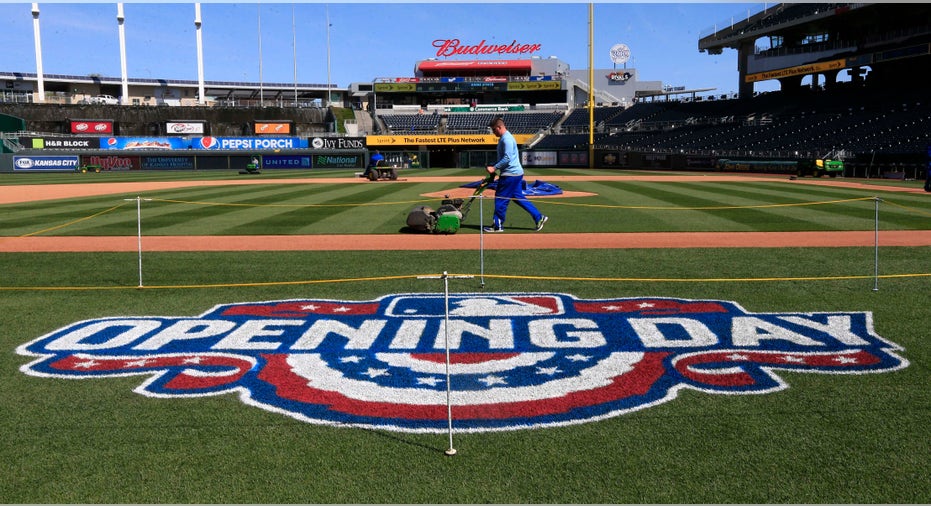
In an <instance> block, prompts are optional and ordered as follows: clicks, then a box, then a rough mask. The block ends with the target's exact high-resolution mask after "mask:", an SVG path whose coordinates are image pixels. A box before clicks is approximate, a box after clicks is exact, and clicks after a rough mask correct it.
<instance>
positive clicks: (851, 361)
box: [834, 357, 859, 364]
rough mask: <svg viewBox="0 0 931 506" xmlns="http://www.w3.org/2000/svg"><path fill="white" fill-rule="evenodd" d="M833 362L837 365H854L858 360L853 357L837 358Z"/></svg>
mask: <svg viewBox="0 0 931 506" xmlns="http://www.w3.org/2000/svg"><path fill="white" fill-rule="evenodd" d="M834 361H835V362H837V363H838V364H856V363H858V362H859V360H857V359H855V358H853V357H837V358H835V359H834Z"/></svg>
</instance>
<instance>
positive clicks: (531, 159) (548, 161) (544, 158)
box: [520, 151, 556, 166]
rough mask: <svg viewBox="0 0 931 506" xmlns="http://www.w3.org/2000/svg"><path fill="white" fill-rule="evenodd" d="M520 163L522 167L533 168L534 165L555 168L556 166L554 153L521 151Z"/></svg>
mask: <svg viewBox="0 0 931 506" xmlns="http://www.w3.org/2000/svg"><path fill="white" fill-rule="evenodd" d="M520 163H521V165H524V166H534V165H547V166H555V165H556V152H555V151H521V152H520Z"/></svg>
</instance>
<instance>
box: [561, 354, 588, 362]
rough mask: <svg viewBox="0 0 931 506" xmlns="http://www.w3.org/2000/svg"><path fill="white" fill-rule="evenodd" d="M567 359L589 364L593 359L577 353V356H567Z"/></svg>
mask: <svg viewBox="0 0 931 506" xmlns="http://www.w3.org/2000/svg"><path fill="white" fill-rule="evenodd" d="M566 358H567V359H569V360H571V361H573V362H588V361H589V360H590V359H591V358H592V357H590V356H587V355H580V354H578V353H576V354H575V355H567V356H566Z"/></svg>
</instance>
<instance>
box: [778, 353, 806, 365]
mask: <svg viewBox="0 0 931 506" xmlns="http://www.w3.org/2000/svg"><path fill="white" fill-rule="evenodd" d="M782 359H783V360H785V361H786V362H791V363H793V364H804V363H805V358H804V357H796V356H792V355H786V356H784V357H782Z"/></svg>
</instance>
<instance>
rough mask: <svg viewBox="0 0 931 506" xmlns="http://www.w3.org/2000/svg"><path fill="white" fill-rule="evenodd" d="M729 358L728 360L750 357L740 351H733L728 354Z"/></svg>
mask: <svg viewBox="0 0 931 506" xmlns="http://www.w3.org/2000/svg"><path fill="white" fill-rule="evenodd" d="M727 358H728V360H747V358H748V357H747V356H746V355H742V354H740V353H732V354H730V355H727Z"/></svg>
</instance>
